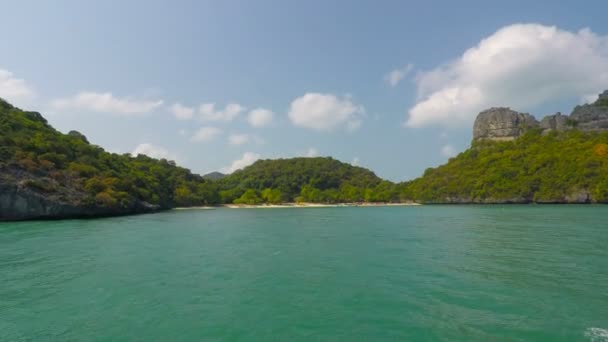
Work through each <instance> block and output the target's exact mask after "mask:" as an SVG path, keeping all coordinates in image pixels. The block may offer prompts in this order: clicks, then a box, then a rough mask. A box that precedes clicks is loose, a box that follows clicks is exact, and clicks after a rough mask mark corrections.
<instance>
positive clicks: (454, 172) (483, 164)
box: [404, 130, 608, 202]
mask: <svg viewBox="0 0 608 342" xmlns="http://www.w3.org/2000/svg"><path fill="white" fill-rule="evenodd" d="M404 190H405V194H404V196H405V197H407V198H411V199H415V200H419V201H422V202H574V201H584V200H585V199H587V200H588V201H592V202H608V132H603V133H583V132H580V131H577V130H572V131H568V132H562V133H556V132H553V133H550V134H547V135H541V134H540V132H539V131H537V130H530V131H528V132H527V133H526V134H524V135H523V136H522V137H520V138H518V139H517V140H515V141H509V142H498V141H477V142H474V143H473V146H472V147H471V148H470V149H468V150H466V151H465V152H463V153H461V154H460V155H458V156H457V157H455V158H452V159H450V161H449V162H448V163H447V164H445V165H443V166H440V167H438V168H435V169H428V170H427V171H426V172H425V173H424V176H422V177H421V178H418V179H416V180H414V181H412V182H411V183H409V184H407V186H406V187H405V189H404Z"/></svg>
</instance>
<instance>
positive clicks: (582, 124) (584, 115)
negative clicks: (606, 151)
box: [570, 94, 608, 131]
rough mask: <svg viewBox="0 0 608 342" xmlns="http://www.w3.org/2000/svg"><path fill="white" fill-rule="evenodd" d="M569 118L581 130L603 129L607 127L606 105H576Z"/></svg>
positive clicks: (607, 113) (607, 108)
mask: <svg viewBox="0 0 608 342" xmlns="http://www.w3.org/2000/svg"><path fill="white" fill-rule="evenodd" d="M602 96H604V95H603V94H602ZM570 119H571V120H572V122H573V124H574V125H575V127H576V128H578V129H580V130H582V131H598V130H605V129H608V107H602V106H596V105H589V104H586V105H582V106H576V107H575V108H574V110H573V111H572V114H570Z"/></svg>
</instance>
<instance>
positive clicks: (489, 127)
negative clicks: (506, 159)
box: [473, 107, 538, 140]
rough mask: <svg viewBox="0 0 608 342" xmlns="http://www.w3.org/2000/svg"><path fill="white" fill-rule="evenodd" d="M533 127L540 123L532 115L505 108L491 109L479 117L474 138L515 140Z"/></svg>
mask: <svg viewBox="0 0 608 342" xmlns="http://www.w3.org/2000/svg"><path fill="white" fill-rule="evenodd" d="M533 127H538V121H536V119H535V118H534V117H533V116H532V115H530V114H527V113H518V112H516V111H514V110H511V109H510V108H504V107H499V108H490V109H488V110H484V111H483V112H481V113H479V115H477V119H475V125H474V126H473V138H474V139H490V140H513V139H515V138H517V137H519V136H520V135H522V134H523V133H524V132H525V131H526V130H527V129H529V128H533Z"/></svg>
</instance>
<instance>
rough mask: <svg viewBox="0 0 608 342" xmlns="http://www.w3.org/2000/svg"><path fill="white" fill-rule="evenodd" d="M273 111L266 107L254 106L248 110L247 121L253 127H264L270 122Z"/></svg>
mask: <svg viewBox="0 0 608 342" xmlns="http://www.w3.org/2000/svg"><path fill="white" fill-rule="evenodd" d="M273 116H274V113H273V112H272V111H270V110H268V109H264V108H256V109H254V110H252V111H250V112H249V115H248V117H247V121H248V122H249V124H250V125H251V126H253V127H264V126H268V125H269V124H270V123H272V117H273Z"/></svg>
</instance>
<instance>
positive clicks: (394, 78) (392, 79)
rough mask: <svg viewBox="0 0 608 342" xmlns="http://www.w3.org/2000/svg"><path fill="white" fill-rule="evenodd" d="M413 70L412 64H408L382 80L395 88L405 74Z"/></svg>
mask: <svg viewBox="0 0 608 342" xmlns="http://www.w3.org/2000/svg"><path fill="white" fill-rule="evenodd" d="M413 68H414V65H413V64H411V63H410V64H408V65H406V66H404V67H403V68H401V69H395V70H393V71H391V72H389V73H388V74H386V75H385V76H384V80H385V81H386V82H387V83H388V84H389V85H390V86H391V87H395V86H396V85H397V84H399V82H401V80H403V78H404V77H405V76H407V74H409V73H410V71H412V69H413Z"/></svg>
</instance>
